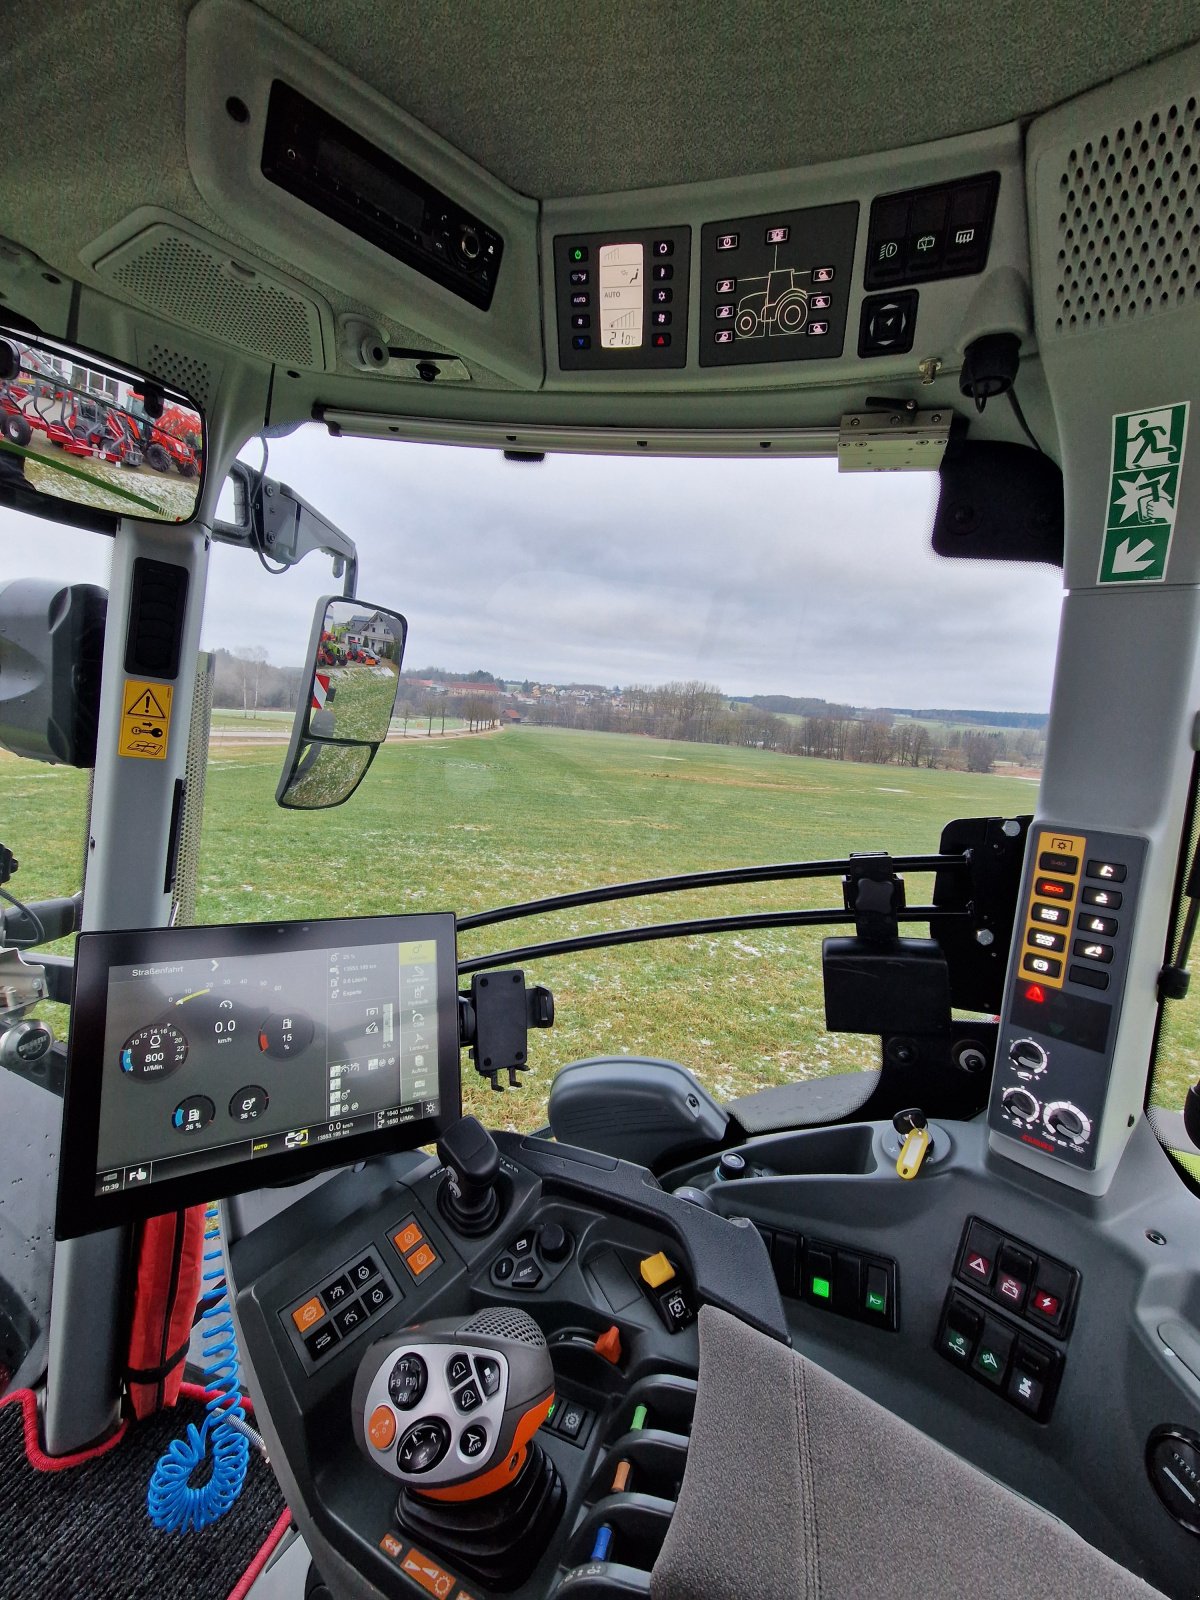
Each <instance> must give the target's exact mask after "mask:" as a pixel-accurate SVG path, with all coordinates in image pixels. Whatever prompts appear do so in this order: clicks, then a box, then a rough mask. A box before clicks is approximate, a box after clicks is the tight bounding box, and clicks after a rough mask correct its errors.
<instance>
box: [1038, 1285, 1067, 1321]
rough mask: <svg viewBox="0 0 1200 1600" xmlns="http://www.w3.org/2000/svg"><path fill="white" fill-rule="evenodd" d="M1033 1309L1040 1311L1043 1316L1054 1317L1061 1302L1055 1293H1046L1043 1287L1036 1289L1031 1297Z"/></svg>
mask: <svg viewBox="0 0 1200 1600" xmlns="http://www.w3.org/2000/svg"><path fill="white" fill-rule="evenodd" d="M1033 1304H1034V1309H1035V1310H1036V1311H1040V1312H1041V1314H1042V1316H1044V1317H1056V1316H1057V1315H1058V1308H1059V1306H1060V1304H1061V1301H1060V1300H1059V1298H1058V1296H1057V1295H1053V1294H1047V1293H1046V1291H1045V1289H1038V1290H1037V1292H1036V1293H1035V1294H1034V1297H1033Z"/></svg>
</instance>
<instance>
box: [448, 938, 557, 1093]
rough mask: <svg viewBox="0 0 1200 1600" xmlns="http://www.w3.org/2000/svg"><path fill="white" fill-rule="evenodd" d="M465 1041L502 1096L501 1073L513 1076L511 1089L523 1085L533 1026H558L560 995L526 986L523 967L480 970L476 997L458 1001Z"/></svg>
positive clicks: (462, 1040) (473, 979)
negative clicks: (557, 998) (556, 1010)
mask: <svg viewBox="0 0 1200 1600" xmlns="http://www.w3.org/2000/svg"><path fill="white" fill-rule="evenodd" d="M458 1018H459V1043H460V1045H461V1047H462V1049H464V1050H469V1051H470V1053H471V1060H472V1061H473V1062H474V1063H475V1070H476V1072H478V1073H479V1075H480V1077H482V1078H486V1079H487V1080H488V1082H489V1083H490V1084H491V1086H492V1088H493V1089H494V1090H496V1091H497V1093H499V1092H500V1091H501V1090H503V1088H504V1084H502V1083H501V1082H500V1074H501V1073H502V1072H507V1073H508V1086H509V1087H510V1088H513V1089H515V1088H517V1087H519V1083H520V1080H519V1079H518V1077H517V1073H518V1072H524V1071H525V1069H526V1068H527V1067H528V1065H529V1030H530V1028H550V1027H553V1026H554V996H553V995H552V994H551V993H550V990H549V989H547V988H545V987H544V986H543V985H542V984H535V985H534V987H533V988H532V989H527V988H526V987H525V974H524V972H523V971H521V970H520V969H519V968H517V969H514V968H509V969H508V970H506V971H503V972H476V973H473V974H472V976H471V993H470V996H469V997H468V996H467V995H461V994H460V995H459V997H458Z"/></svg>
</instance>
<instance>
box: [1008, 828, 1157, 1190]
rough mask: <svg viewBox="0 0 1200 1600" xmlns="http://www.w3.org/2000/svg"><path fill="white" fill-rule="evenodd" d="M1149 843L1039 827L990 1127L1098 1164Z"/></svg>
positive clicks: (1033, 835) (1085, 1164) (1074, 1160)
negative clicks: (1099, 1137)
mask: <svg viewBox="0 0 1200 1600" xmlns="http://www.w3.org/2000/svg"><path fill="white" fill-rule="evenodd" d="M1145 854H1146V844H1145V841H1144V840H1143V839H1140V838H1137V837H1135V836H1133V835H1130V834H1112V833H1097V832H1089V833H1083V832H1080V831H1079V830H1077V829H1073V828H1069V827H1065V828H1054V827H1047V826H1045V825H1044V824H1039V825H1038V826H1037V827H1035V828H1034V829H1032V830H1031V832H1030V835H1029V856H1028V860H1027V861H1026V867H1025V882H1024V888H1023V891H1022V897H1021V902H1020V906H1019V908H1018V913H1017V921H1016V927H1015V929H1014V950H1013V956H1012V960H1011V962H1010V966H1009V976H1008V988H1007V991H1006V994H1005V999H1004V1009H1003V1012H1002V1014H1001V1019H1000V1031H999V1048H998V1049H997V1052H996V1070H995V1075H994V1077H993V1080H992V1096H991V1103H990V1105H989V1108H988V1126H989V1127H990V1128H992V1129H993V1130H994V1131H995V1132H996V1133H1000V1134H1004V1135H1005V1136H1006V1137H1008V1138H1010V1139H1013V1140H1015V1141H1017V1142H1018V1143H1019V1144H1023V1145H1025V1146H1027V1147H1029V1148H1031V1149H1034V1150H1038V1151H1041V1152H1042V1154H1043V1155H1049V1156H1052V1157H1055V1158H1056V1159H1058V1160H1060V1161H1064V1162H1066V1163H1067V1164H1069V1165H1071V1166H1075V1167H1079V1168H1083V1169H1089V1170H1090V1169H1092V1168H1094V1167H1095V1165H1096V1144H1097V1140H1096V1136H1095V1135H1096V1129H1097V1126H1098V1124H1099V1121H1100V1117H1101V1115H1102V1113H1103V1110H1104V1102H1105V1097H1106V1095H1107V1092H1108V1082H1109V1076H1110V1073H1111V1070H1112V1062H1113V1052H1114V1049H1115V1045H1116V1036H1117V1024H1118V1022H1119V1021H1120V1009H1121V996H1122V993H1123V990H1124V984H1125V976H1126V971H1127V968H1128V963H1129V950H1130V944H1131V941H1132V935H1133V923H1134V915H1135V912H1136V909H1137V901H1138V891H1139V888H1140V885H1141V878H1142V869H1143V864H1144V861H1145Z"/></svg>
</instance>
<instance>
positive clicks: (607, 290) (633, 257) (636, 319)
mask: <svg viewBox="0 0 1200 1600" xmlns="http://www.w3.org/2000/svg"><path fill="white" fill-rule="evenodd" d="M643 248H644V247H643V246H642V245H640V244H602V245H601V246H600V249H599V250H598V251H597V268H596V270H597V281H596V295H597V305H598V312H599V326H600V343H601V345H602V346H603V348H604V349H605V350H634V349H636V348H637V347H638V346H639V345H640V344H641V343H642V340H643V332H642V321H643V314H644V313H643V306H644V303H645V290H646V282H645V271H646V268H645V263H644V261H643V259H642V256H643Z"/></svg>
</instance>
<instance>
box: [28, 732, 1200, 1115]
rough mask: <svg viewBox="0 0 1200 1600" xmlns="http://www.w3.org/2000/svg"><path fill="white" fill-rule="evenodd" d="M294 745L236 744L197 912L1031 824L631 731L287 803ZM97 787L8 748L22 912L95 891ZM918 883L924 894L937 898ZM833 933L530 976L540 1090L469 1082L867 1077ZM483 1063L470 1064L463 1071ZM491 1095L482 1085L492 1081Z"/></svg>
mask: <svg viewBox="0 0 1200 1600" xmlns="http://www.w3.org/2000/svg"><path fill="white" fill-rule="evenodd" d="M282 759H283V750H282V747H281V746H279V745H274V746H267V747H261V748H256V747H254V746H253V745H247V746H246V747H245V748H238V747H231V746H223V747H221V748H219V749H217V750H216V751H215V752H214V755H213V758H212V761H211V764H210V772H209V779H208V796H207V806H206V815H205V826H204V845H203V853H202V862H201V871H200V880H199V885H198V895H197V918H198V920H201V921H211V922H223V921H235V920H237V919H239V918H251V919H274V918H280V919H285V918H290V917H312V916H346V915H370V914H373V913H381V912H397V911H428V910H444V909H449V910H453V911H456V912H459V913H460V914H465V913H468V912H471V911H478V910H483V909H485V908H486V907H488V906H493V905H497V904H501V903H506V902H510V901H519V900H527V899H531V898H533V897H535V896H539V895H546V894H557V893H562V892H565V891H567V890H572V889H578V888H583V887H587V886H589V885H594V884H600V883H616V882H620V881H624V880H628V879H632V878H644V877H651V876H655V875H659V874H666V873H670V872H686V871H698V870H702V869H704V868H708V867H717V866H726V865H741V864H751V863H755V862H765V861H787V860H798V859H802V858H808V857H813V858H824V857H831V858H832V857H839V856H843V855H845V854H846V853H848V852H849V851H850V850H879V849H885V848H886V849H889V850H891V851H892V852H893V853H897V854H899V853H904V852H914V851H935V850H936V849H937V845H938V839H939V835H940V832H941V828H942V825H943V823H944V822H946V821H948V820H950V819H951V818H953V817H960V816H978V815H986V814H991V815H995V814H1016V813H1021V812H1027V811H1030V810H1032V808H1033V805H1034V801H1035V798H1036V788H1035V786H1034V785H1033V784H1032V783H1029V782H1024V781H1021V780H1019V779H1013V778H1004V777H998V776H984V775H975V774H967V773H957V772H926V771H916V770H913V769H911V768H899V767H877V766H860V765H856V764H852V763H848V762H826V761H811V760H801V759H797V758H794V757H788V756H781V755H776V754H773V753H771V752H765V751H754V750H738V749H730V748H726V747H722V746H714V745H687V744H677V743H670V742H665V741H659V740H652V739H647V738H639V737H633V736H626V735H619V734H592V733H574V732H569V731H566V730H563V729H551V728H544V729H541V728H531V727H520V728H512V729H508V730H505V731H504V732H503V733H502V734H490V735H485V736H481V737H479V738H472V737H464V738H458V739H454V740H445V741H440V740H436V739H434V740H427V741H426V740H421V739H414V740H408V741H405V742H394V743H390V744H388V745H385V746H384V748H383V749H382V750H381V751H380V753H379V756H378V758H377V760H376V763H375V766H374V767H373V769H372V770H371V772H370V773H369V774H368V776H367V778H366V780H365V782H364V783H363V786H362V788H361V789H360V790H359V792H358V794H357V795H356V796H355V797H354V798H353V799H352V800H350V801H349V802H348V803H347V804H346V805H345V806H343V807H340V808H338V809H336V810H333V811H328V812H318V813H310V814H306V813H302V812H294V811H293V812H283V811H281V810H279V809H278V808H277V807H276V806H275V803H274V798H273V796H274V788H275V783H276V780H277V778H278V775H279V769H280V764H281V762H282ZM86 794H87V775H86V774H84V773H75V772H68V771H59V770H57V769H54V768H50V767H43V766H38V765H36V764H34V763H33V762H25V761H18V760H16V759H15V758H12V757H7V756H0V802H2V804H3V810H4V815H5V816H6V817H7V818H8V819H9V822H8V825H7V830H6V835H5V837H6V840H7V841H8V842H11V843H12V845H13V847H14V848H15V849H16V852H17V854H18V857H19V858H20V860H21V863H22V866H21V873H20V877H19V879H18V880H17V881H16V882H15V883H14V885H13V887H14V888H15V889H16V890H17V892H18V893H20V894H22V895H24V896H28V897H31V898H33V897H38V896H42V895H50V894H60V893H66V892H69V891H70V890H72V889H74V888H75V887H77V885H78V882H79V874H80V865H81V861H82V855H83V847H82V840H83V828H84V814H85V812H84V808H85V805H86ZM931 888H932V883H931V880H930V879H929V878H927V877H918V876H916V875H913V876H910V878H909V881H908V899H909V901H910V903H919V902H921V901H926V900H928V898H929V895H930V891H931ZM838 903H840V886H839V885H838V884H837V883H836V882H835V881H829V880H826V881H824V882H812V883H800V884H782V885H760V886H753V887H750V888H746V889H742V890H736V891H733V890H724V889H723V890H706V891H704V892H701V893H692V894H688V895H671V896H662V897H657V898H656V899H647V900H640V901H625V902H619V903H617V904H615V905H609V906H603V907H597V908H587V909H584V910H577V911H571V912H561V913H557V914H555V915H554V916H551V917H543V918H540V919H536V920H533V919H531V920H528V921H524V922H519V923H514V924H509V925H507V926H502V927H498V928H489V929H481V930H479V931H477V932H473V933H467V934H464V935H463V936H462V939H461V943H460V954H462V955H463V956H470V955H476V954H482V953H484V952H486V951H489V950H495V949H502V948H506V947H512V946H517V945H521V944H525V943H531V942H533V941H534V940H536V939H542V938H549V937H554V936H561V935H566V934H573V933H579V932H589V931H592V930H598V929H604V928H614V927H624V926H630V925H633V924H635V923H638V922H660V921H671V920H675V919H677V918H682V917H689V916H700V915H706V914H709V915H711V914H717V915H719V914H723V913H728V912H732V911H734V910H751V909H779V908H784V907H793V906H795V907H801V906H830V905H836V904H838ZM820 939H821V932H820V930H806V931H800V930H768V931H765V932H754V933H744V934H733V935H730V934H726V935H721V936H711V937H702V938H693V939H688V940H685V941H670V942H663V943H657V944H646V945H638V946H632V947H628V948H625V949H618V950H609V951H599V952H592V953H588V954H583V955H576V956H569V957H563V958H558V959H555V960H545V961H542V962H540V963H534V964H530V965H529V967H528V972H529V975H530V978H531V980H536V981H540V982H544V983H546V984H547V985H548V986H549V987H550V988H551V989H552V990H553V991H554V995H555V1000H556V1005H557V1012H558V1021H557V1024H556V1026H555V1027H554V1028H553V1029H552V1030H550V1031H549V1032H546V1033H538V1034H535V1035H534V1036H533V1038H532V1040H531V1061H532V1068H531V1070H530V1072H529V1073H528V1074H527V1081H526V1087H525V1088H524V1089H523V1091H521V1092H520V1093H510V1094H508V1095H506V1096H505V1098H504V1099H503V1100H500V1099H498V1098H497V1097H495V1096H492V1095H491V1094H489V1092H488V1091H487V1089H486V1086H484V1085H483V1083H482V1081H481V1080H476V1079H475V1078H474V1075H473V1074H470V1073H469V1069H468V1076H469V1079H470V1083H469V1087H468V1100H469V1102H470V1104H471V1107H472V1109H473V1110H475V1111H476V1112H477V1113H478V1114H479V1115H480V1116H482V1117H485V1118H486V1119H487V1120H489V1121H491V1122H493V1123H500V1124H509V1125H511V1126H515V1127H519V1128H522V1129H525V1128H529V1127H533V1126H536V1125H538V1123H539V1122H540V1121H541V1120H542V1118H543V1111H544V1105H545V1096H546V1093H547V1091H548V1088H549V1083H550V1079H551V1077H552V1076H553V1073H554V1071H555V1069H556V1068H557V1066H559V1065H560V1064H561V1063H563V1062H565V1061H569V1060H573V1059H575V1058H577V1057H580V1056H588V1055H595V1054H602V1053H605V1054H609V1053H611V1054H620V1053H622V1052H627V1053H630V1054H636V1055H662V1056H667V1057H670V1058H673V1059H676V1060H679V1061H682V1062H684V1064H685V1065H687V1066H688V1067H690V1068H691V1069H692V1070H693V1071H695V1072H696V1074H697V1075H698V1077H699V1078H700V1079H701V1081H702V1082H703V1083H704V1084H706V1086H707V1087H708V1088H709V1089H711V1090H712V1092H713V1093H714V1094H715V1095H717V1097H718V1098H721V1099H728V1098H731V1097H733V1096H736V1095H739V1094H745V1093H749V1092H751V1091H752V1090H754V1089H756V1088H760V1087H765V1086H767V1085H771V1084H779V1083H787V1082H790V1081H793V1080H796V1079H801V1078H811V1077H815V1076H821V1075H824V1074H826V1073H830V1072H838V1071H851V1070H857V1069H859V1068H861V1067H864V1066H870V1065H873V1064H874V1063H875V1061H876V1057H877V1043H876V1041H874V1040H873V1039H870V1038H866V1037H859V1036H855V1035H849V1034H826V1033H825V1032H824V1029H823V1015H824V1013H823V1005H822V997H821V987H820ZM1198 1012H1200V1006H1197V1003H1196V1002H1195V1001H1194V1000H1193V1001H1189V1002H1186V1003H1185V1004H1184V1005H1183V1006H1181V1007H1179V1008H1178V1009H1177V1015H1176V1017H1175V1019H1174V1022H1173V1024H1172V1025H1171V1030H1170V1040H1169V1043H1170V1055H1169V1059H1168V1061H1167V1062H1166V1063H1165V1064H1164V1067H1163V1069H1162V1070H1161V1071H1160V1074H1159V1083H1158V1092H1157V1095H1156V1098H1158V1099H1159V1100H1160V1101H1161V1102H1162V1103H1163V1104H1166V1105H1170V1106H1172V1107H1173V1108H1176V1109H1177V1108H1179V1107H1180V1106H1181V1104H1182V1097H1183V1094H1184V1091H1185V1089H1186V1087H1187V1084H1188V1083H1189V1082H1194V1081H1195V1079H1196V1077H1197V1076H1198V1075H1200V1047H1198V1034H1200V1026H1198V1023H1200V1017H1198ZM464 1065H465V1058H464ZM476 1083H478V1087H477V1088H476V1087H475V1084H476Z"/></svg>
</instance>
